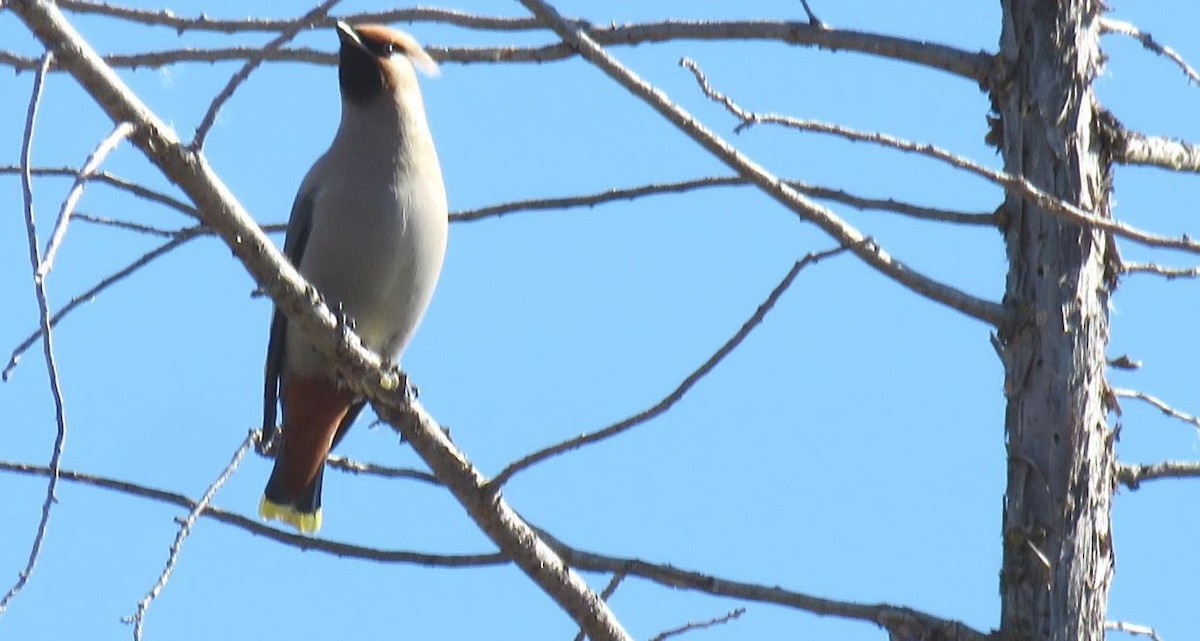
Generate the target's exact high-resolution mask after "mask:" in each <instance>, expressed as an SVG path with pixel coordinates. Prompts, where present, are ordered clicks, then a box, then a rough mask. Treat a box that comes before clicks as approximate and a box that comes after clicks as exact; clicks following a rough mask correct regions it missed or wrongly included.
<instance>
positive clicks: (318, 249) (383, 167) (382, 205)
mask: <svg viewBox="0 0 1200 641" xmlns="http://www.w3.org/2000/svg"><path fill="white" fill-rule="evenodd" d="M337 33H338V38H339V39H340V40H341V51H340V53H339V60H338V83H339V85H340V87H341V96H342V117H341V124H340V125H339V126H338V130H337V134H336V135H335V136H334V139H333V143H332V144H331V145H330V146H329V150H328V151H326V152H325V154H324V155H323V156H321V158H320V159H318V160H317V162H316V163H315V164H314V165H313V167H312V169H310V170H309V172H308V175H307V176H305V178H304V181H303V182H302V183H301V185H300V191H299V193H297V194H296V200H295V203H294V204H293V205H292V214H291V219H290V220H289V221H288V229H287V239H286V240H285V242H284V252H285V253H286V254H287V256H288V258H289V259H290V260H291V261H292V264H293V265H295V267H296V268H297V269H298V270H299V271H300V273H301V274H303V275H304V277H305V278H306V279H308V281H309V282H311V283H312V284H313V285H315V286H316V288H317V290H318V291H319V292H320V293H321V295H322V296H323V297H324V299H325V302H326V303H327V304H329V306H330V307H331V308H333V309H340V310H341V312H342V313H344V314H345V315H346V316H347V317H348V319H349V320H350V321H351V322H352V326H353V328H354V329H355V331H356V332H357V333H358V335H359V337H361V338H362V341H363V344H364V345H365V346H366V347H368V348H370V349H371V350H373V351H375V352H377V353H378V354H379V355H380V356H381V357H383V358H384V359H385V360H386V359H391V360H393V361H394V360H396V359H398V358H399V355H400V352H401V351H402V350H403V349H404V346H405V345H406V344H407V343H408V340H409V339H410V338H411V337H412V335H413V331H414V330H416V328H417V324H418V323H419V322H420V320H421V316H422V314H424V312H425V307H426V306H427V305H428V304H429V299H430V297H431V296H432V295H433V290H434V286H435V285H436V284H437V280H438V275H439V273H440V272H441V269H442V257H443V255H444V254H445V251H446V232H447V223H448V219H447V213H446V192H445V187H444V186H443V183H442V172H441V168H440V166H439V165H438V158H437V152H436V150H435V149H434V145H433V138H432V136H431V135H430V132H429V124H428V123H427V121H426V119H425V106H424V103H423V101H422V100H421V91H420V88H419V87H418V86H417V76H416V73H415V70H414V68H420V69H421V70H422V71H425V72H427V73H429V74H431V75H433V74H436V73H437V64H436V63H435V62H434V61H433V59H432V58H430V57H429V54H428V53H426V52H425V50H424V49H422V48H421V46H420V45H419V44H417V41H416V40H414V39H413V38H412V37H411V36H409V35H408V34H406V33H402V32H400V31H396V30H394V29H390V28H388V27H384V26H380V25H359V26H350V25H348V24H346V23H344V22H340V21H339V22H338V23H337ZM265 387H266V389H265V394H264V412H263V434H264V437H265V438H264V440H265V441H268V442H269V441H270V439H271V438H272V437H274V436H276V432H277V431H278V430H277V429H276V426H275V409H276V408H275V406H276V400H279V401H281V404H282V406H283V425H282V433H280V434H278V436H279V440H278V447H277V448H276V452H277V454H276V459H275V469H274V470H273V471H272V472H271V478H270V480H269V481H268V482H267V487H266V490H265V491H264V493H263V498H262V502H261V503H260V504H259V514H260V515H261V516H262V517H263V518H267V519H277V520H281V521H285V522H287V523H290V524H291V525H292V526H294V527H295V528H296V529H298V530H300V531H301V532H304V533H311V532H315V531H316V530H317V529H318V528H320V527H321V478H322V472H323V470H324V463H325V458H326V456H328V454H329V450H330V449H331V448H332V447H333V446H334V445H336V444H337V443H338V441H339V440H340V439H341V438H342V436H344V435H345V433H346V430H347V428H349V427H350V424H351V423H353V422H354V419H355V417H357V416H358V413H359V412H360V411H361V410H362V408H363V404H364V403H365V400H364V399H363V398H361V397H359V396H358V395H357V394H356V393H355V392H354V391H353V390H351V389H350V388H349V387H347V386H346V385H345V384H344V383H343V382H342V381H341V380H339V375H338V372H337V370H336V368H335V367H334V366H333V364H332V362H331V361H330V360H329V359H328V358H326V357H325V356H323V355H321V354H320V353H318V352H317V350H316V348H314V347H313V346H312V344H311V343H310V342H309V341H308V340H307V339H306V338H305V336H304V335H303V334H302V333H301V332H300V331H298V330H297V329H295V328H289V327H288V321H287V318H286V317H285V316H284V315H283V314H282V313H281V312H280V311H279V310H278V309H276V310H275V315H274V318H273V320H272V321H271V335H270V343H269V345H268V347H267V365H266V386H265Z"/></svg>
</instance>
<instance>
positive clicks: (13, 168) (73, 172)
mask: <svg viewBox="0 0 1200 641" xmlns="http://www.w3.org/2000/svg"><path fill="white" fill-rule="evenodd" d="M30 173H32V174H33V175H34V176H71V177H74V176H77V175H79V169H76V168H75V167H32V168H30ZM3 174H15V175H20V174H21V167H20V166H18V165H0V175H3ZM88 182H102V183H105V184H107V185H110V186H112V187H116V188H117V189H121V190H123V191H127V192H129V193H131V194H133V195H134V196H137V197H139V198H144V199H146V200H149V201H152V202H156V203H159V204H161V205H166V206H167V207H170V208H172V209H174V210H176V211H179V212H181V213H183V214H187V215H188V216H190V217H192V218H197V219H198V218H199V217H200V214H199V213H197V212H196V208H195V207H192V206H191V205H189V204H187V203H185V202H183V201H181V200H179V199H177V198H172V197H171V196H168V195H166V194H164V193H162V192H160V191H155V190H153V189H150V188H148V187H144V186H142V185H139V184H138V183H135V182H132V181H129V180H125V179H124V178H120V177H117V176H114V175H112V174H110V173H108V172H105V171H101V172H97V173H95V174H92V175H91V176H89V177H88Z"/></svg>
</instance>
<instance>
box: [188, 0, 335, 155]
mask: <svg viewBox="0 0 1200 641" xmlns="http://www.w3.org/2000/svg"><path fill="white" fill-rule="evenodd" d="M339 2H341V0H325V1H324V2H322V3H321V4H319V5H317V6H316V7H314V8H312V9H311V10H309V11H308V13H305V14H304V16H303V17H301V18H300V19H299V20H297V21H295V22H293V23H292V24H290V25H288V26H287V28H285V29H284V30H283V32H282V33H280V34H279V35H278V36H276V37H275V38H272V39H271V41H270V42H268V43H267V44H265V45H263V47H262V50H261V52H260V53H259V54H258V55H254V56H252V57H251V58H250V59H249V60H247V61H246V64H244V65H242V68H241V69H238V70H237V73H235V74H233V76H232V77H230V78H229V82H227V83H225V87H224V88H223V89H221V91H220V93H218V94H217V95H216V97H215V98H213V101H212V103H211V104H209V105H208V111H206V112H205V113H204V118H202V119H201V120H200V125H199V126H198V127H196V135H195V136H193V137H192V142H191V143H190V144H189V145H188V146H189V147H190V148H191V149H192V150H194V151H198V150H200V149H203V148H204V139H205V138H206V137H207V136H208V132H209V130H210V129H212V126H213V123H215V122H216V121H217V114H218V113H219V112H220V111H221V107H223V106H224V105H225V103H226V102H227V101H228V100H229V99H230V98H231V97H232V96H233V92H234V91H237V88H238V87H239V86H241V84H242V83H243V82H245V81H246V79H247V78H249V77H250V74H251V73H253V72H254V70H255V69H257V68H258V67H259V66H260V65H262V63H263V60H265V54H267V53H270V52H272V51H275V50H276V49H279V48H280V47H282V46H283V45H284V44H286V43H288V42H290V41H291V40H292V38H295V37H296V36H297V35H298V34H299V33H300V31H302V30H303V29H306V28H309V27H311V26H312V25H313V24H314V23H315V22H316V21H318V20H320V19H321V18H324V17H325V15H326V14H328V13H329V10H330V9H332V8H333V7H334V6H335V5H337V4H338V3H339Z"/></svg>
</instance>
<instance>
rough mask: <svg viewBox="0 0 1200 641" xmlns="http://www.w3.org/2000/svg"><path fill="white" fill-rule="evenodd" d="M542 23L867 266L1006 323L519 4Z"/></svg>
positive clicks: (1000, 312) (570, 32)
mask: <svg viewBox="0 0 1200 641" xmlns="http://www.w3.org/2000/svg"><path fill="white" fill-rule="evenodd" d="M521 2H522V4H524V5H525V6H526V7H527V8H529V9H530V10H531V11H533V12H534V13H535V14H536V15H537V16H538V17H539V18H540V19H541V20H542V21H543V23H545V24H547V25H549V26H551V27H553V28H554V31H555V32H556V33H558V35H559V36H560V37H561V38H563V41H564V42H566V43H567V44H568V45H570V47H571V48H573V49H575V50H577V51H578V52H579V53H580V54H581V55H583V56H584V57H585V58H587V59H588V61H589V62H591V63H592V64H594V65H596V66H597V67H599V68H600V69H601V70H602V71H604V73H606V74H608V76H609V77H611V78H612V79H613V80H615V81H616V82H617V83H619V84H620V85H621V86H622V87H624V88H625V89H626V90H627V91H629V92H630V93H632V94H633V95H635V96H637V97H638V98H640V99H642V100H643V101H644V102H646V103H647V104H648V105H650V106H651V107H653V108H654V110H655V111H657V112H658V113H659V114H660V115H662V116H663V117H664V118H666V119H667V120H668V121H670V122H671V124H673V125H675V126H676V127H677V128H678V129H680V130H681V131H682V132H683V133H685V134H687V135H688V136H689V137H690V138H692V139H693V140H695V141H696V142H697V143H699V144H700V145H701V146H703V147H704V148H705V149H706V150H708V152H709V153H711V154H712V155H713V156H715V157H717V158H718V159H719V160H721V162H723V163H725V164H726V165H727V166H728V167H729V168H731V169H733V170H734V171H736V172H737V173H738V175H740V176H743V177H745V178H747V179H749V180H752V181H753V182H754V184H755V185H757V186H758V187H759V189H761V190H762V191H763V192H765V193H766V194H767V195H769V196H771V197H772V198H774V199H775V200H776V201H777V202H778V203H780V204H781V205H783V206H785V207H787V208H788V209H789V210H791V211H793V212H795V213H796V214H797V215H799V216H801V217H803V218H804V219H806V220H809V221H812V222H813V223H815V224H816V225H817V226H819V227H821V229H823V230H824V231H825V232H826V233H827V234H829V235H830V236H832V237H833V238H834V239H835V240H836V241H837V242H838V244H840V245H843V246H850V247H851V251H852V252H854V254H855V255H856V256H858V257H859V258H861V259H862V260H863V261H864V262H866V263H867V264H868V265H870V266H872V267H874V268H875V269H877V270H878V271H880V272H881V273H883V274H884V275H886V276H888V277H890V278H891V279H892V280H894V281H896V282H898V283H900V284H901V285H904V286H905V287H907V288H909V289H910V290H912V291H914V292H916V293H918V294H920V295H922V296H925V297H927V298H929V299H932V300H935V301H938V302H940V303H942V304H944V305H947V306H949V307H952V308H954V309H957V310H959V311H961V312H963V313H964V314H967V315H968V316H971V317H973V318H977V319H979V320H982V321H984V322H986V323H989V324H991V325H993V326H997V327H999V326H1000V325H1002V324H1003V323H1004V322H1005V321H1006V320H1007V319H1008V311H1007V310H1006V309H1005V308H1004V307H1002V306H1001V305H999V304H997V303H995V302H992V301H989V300H984V299H981V298H977V297H975V296H971V295H970V294H967V293H965V292H962V291H960V290H958V289H955V288H953V287H950V286H948V285H946V284H944V283H941V282H938V281H936V280H933V279H931V278H929V277H928V276H925V275H924V274H921V273H920V272H917V271H915V270H913V269H912V268H910V267H909V266H908V265H906V264H904V263H902V262H900V261H898V260H896V259H895V258H893V257H892V256H891V255H890V254H888V253H887V252H886V251H884V250H883V248H882V247H880V246H879V245H878V244H876V243H864V242H863V240H864V239H865V238H866V236H864V235H863V234H862V233H861V232H860V231H858V230H857V229H855V228H854V227H852V226H850V225H848V224H847V223H846V222H845V221H843V220H842V219H841V218H839V217H838V216H837V215H835V214H834V213H833V212H832V211H829V210H828V209H826V208H824V207H821V206H819V205H817V204H816V203H814V202H812V201H811V200H809V199H808V198H806V197H805V196H804V195H802V194H800V193H799V192H797V191H796V190H795V189H792V188H791V187H789V186H788V185H787V184H786V183H784V182H783V181H782V180H781V179H780V178H779V177H777V176H775V175H774V174H771V173H770V172H768V171H767V170H766V169H765V168H763V167H762V166H761V165H759V164H758V163H756V162H754V161H753V160H751V159H749V158H748V157H746V156H745V155H744V154H743V153H742V152H741V151H739V150H738V149H737V148H735V147H734V146H733V145H730V144H729V143H728V142H727V141H725V140H724V139H722V138H721V137H720V136H717V135H716V134H715V133H713V132H712V130H710V129H708V128H707V127H705V126H704V125H703V124H701V123H700V122H699V121H697V120H696V119H695V118H694V117H693V116H692V115H691V114H690V113H688V112H687V111H685V110H684V109H683V108H682V107H680V106H679V105H677V104H675V103H674V102H672V101H671V100H670V98H668V97H667V95H666V94H665V93H663V92H662V90H660V89H658V88H656V87H654V86H652V85H650V84H649V83H647V82H646V81H644V80H642V79H641V78H640V77H639V76H637V74H635V73H633V72H632V71H630V70H629V69H628V68H626V67H625V66H624V65H622V64H621V63H620V62H619V61H618V60H617V59H615V58H613V57H612V55H611V54H609V53H608V52H607V51H605V50H604V49H603V48H602V47H601V46H600V45H599V44H597V42H596V41H595V40H594V39H593V38H591V37H590V36H589V35H588V34H587V33H586V32H585V31H584V30H583V29H582V28H580V27H578V26H577V25H572V24H570V23H568V22H567V21H566V20H564V19H563V18H562V16H560V15H559V14H558V12H557V11H556V10H554V9H553V8H552V7H550V6H549V5H547V4H546V3H544V2H541V1H540V0H521Z"/></svg>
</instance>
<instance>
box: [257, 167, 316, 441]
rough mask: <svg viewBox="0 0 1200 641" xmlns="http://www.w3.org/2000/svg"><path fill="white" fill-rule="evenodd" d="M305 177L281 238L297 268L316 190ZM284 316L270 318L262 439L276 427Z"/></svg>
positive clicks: (284, 339)
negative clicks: (285, 234) (285, 233)
mask: <svg viewBox="0 0 1200 641" xmlns="http://www.w3.org/2000/svg"><path fill="white" fill-rule="evenodd" d="M308 182H309V181H308V180H305V181H304V183H305V184H304V185H302V186H301V188H300V193H298V194H296V201H295V202H294V203H292V215H291V217H290V218H289V219H288V228H287V237H286V238H285V239H284V241H283V253H284V255H286V256H287V257H288V260H289V261H291V263H292V265H293V266H294V267H296V268H297V269H299V267H300V259H301V258H302V257H303V256H304V248H305V246H307V245H308V234H309V232H311V231H312V214H313V201H314V200H315V196H316V193H315V192H316V190H315V189H313V188H312V187H311V186H309V185H308ZM287 323H288V322H287V317H286V316H284V315H283V313H282V312H280V311H279V308H278V307H276V308H275V315H274V316H273V317H272V318H271V335H270V339H269V340H268V341H267V365H266V372H265V377H264V378H265V381H264V383H263V424H262V433H263V442H264V443H270V442H271V440H272V439H273V438H275V434H276V432H277V431H278V426H277V425H276V424H275V416H276V414H275V411H276V407H277V401H278V400H279V377H280V376H282V375H283V356H284V354H283V352H284V346H285V345H286V344H287Z"/></svg>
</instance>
